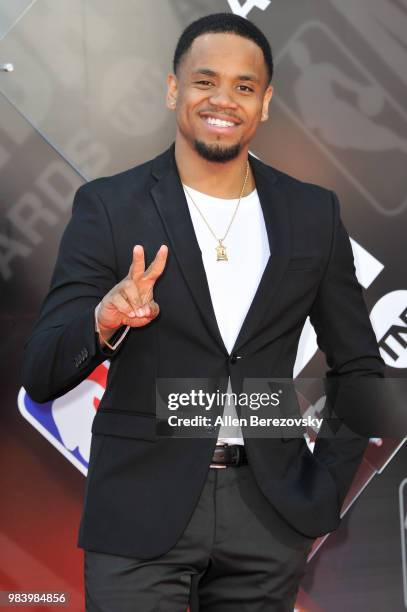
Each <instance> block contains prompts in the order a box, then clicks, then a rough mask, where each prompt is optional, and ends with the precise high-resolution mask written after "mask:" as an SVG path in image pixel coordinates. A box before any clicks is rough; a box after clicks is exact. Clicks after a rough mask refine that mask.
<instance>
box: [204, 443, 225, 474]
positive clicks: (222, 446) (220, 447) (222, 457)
mask: <svg viewBox="0 0 407 612" xmlns="http://www.w3.org/2000/svg"><path fill="white" fill-rule="evenodd" d="M228 446H229V445H228V444H227V443H224V444H217V445H216V446H215V450H216V451H217V452H218V454H220V458H221V459H225V455H226V450H224V449H226V448H227V447H228ZM219 449H221V453H219ZM222 451H223V452H222ZM229 465H230V464H226V463H211V464H210V466H209V467H211V468H218V469H219V468H221V469H224V468H227V467H229Z"/></svg>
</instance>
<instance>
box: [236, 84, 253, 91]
mask: <svg viewBox="0 0 407 612" xmlns="http://www.w3.org/2000/svg"><path fill="white" fill-rule="evenodd" d="M238 87H244V91H253V89H252V88H251V87H248V86H247V85H238Z"/></svg>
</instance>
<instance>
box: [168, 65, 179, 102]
mask: <svg viewBox="0 0 407 612" xmlns="http://www.w3.org/2000/svg"><path fill="white" fill-rule="evenodd" d="M177 95H178V83H177V77H176V76H175V74H173V73H172V72H170V73H169V74H168V76H167V96H166V106H167V108H170V109H171V110H174V109H175V108H176V105H177Z"/></svg>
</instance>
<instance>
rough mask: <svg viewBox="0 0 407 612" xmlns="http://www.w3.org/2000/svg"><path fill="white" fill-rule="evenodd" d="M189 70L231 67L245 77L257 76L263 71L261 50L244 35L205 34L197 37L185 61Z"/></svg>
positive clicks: (217, 70)
mask: <svg viewBox="0 0 407 612" xmlns="http://www.w3.org/2000/svg"><path fill="white" fill-rule="evenodd" d="M184 59H185V60H186V61H185V65H186V66H187V68H188V71H192V72H199V70H200V68H201V67H205V68H206V69H207V70H212V71H214V72H220V71H222V69H224V68H225V67H227V66H228V65H230V66H231V67H232V66H233V65H234V66H239V68H236V70H238V71H239V73H240V72H242V73H244V74H252V75H256V76H259V72H261V71H262V69H263V70H264V69H265V67H264V57H263V52H262V50H261V49H260V47H259V46H258V45H257V44H256V43H255V42H254V41H253V40H250V39H248V38H245V37H243V36H239V35H237V34H234V33H229V32H208V33H205V34H201V35H200V36H197V38H195V40H194V41H193V43H192V45H191V47H190V48H189V50H188V52H187V54H186V57H185V58H184Z"/></svg>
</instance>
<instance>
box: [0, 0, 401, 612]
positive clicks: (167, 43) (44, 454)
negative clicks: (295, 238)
mask: <svg viewBox="0 0 407 612" xmlns="http://www.w3.org/2000/svg"><path fill="white" fill-rule="evenodd" d="M219 11H225V12H233V13H236V14H239V15H242V16H243V17H245V18H247V19H250V20H252V21H253V22H254V23H256V24H257V25H258V26H259V27H260V28H262V30H263V31H264V33H265V34H266V35H267V36H268V38H269V40H270V42H271V44H272V47H273V51H274V56H275V63H276V71H275V77H274V80H273V84H274V88H275V95H274V97H273V101H272V104H271V113H270V115H271V117H270V119H269V121H268V122H267V123H266V124H262V127H261V129H260V130H259V132H258V134H257V136H256V139H255V140H254V141H253V144H252V147H251V151H252V153H254V154H255V155H256V156H257V157H259V158H261V159H262V160H264V161H265V162H266V163H269V164H271V165H274V166H276V167H277V168H279V169H281V170H283V171H285V172H288V173H290V174H293V175H295V176H297V177H298V178H300V179H303V180H306V181H310V182H313V183H319V184H321V185H324V186H326V187H328V188H330V189H334V190H335V191H336V192H337V194H338V195H339V197H340V200H341V205H342V216H343V219H344V222H345V225H346V227H347V229H348V231H349V234H350V236H351V240H352V247H353V251H354V256H355V265H356V269H357V275H358V279H359V282H360V283H361V285H362V286H363V288H364V290H365V299H366V302H367V305H368V308H369V312H370V316H371V320H372V323H373V326H374V329H375V332H376V335H377V339H378V342H379V345H380V350H381V354H382V357H383V359H384V360H385V362H386V364H387V366H388V375H389V376H391V377H393V378H397V377H403V376H405V374H406V369H407V350H406V349H407V286H406V275H405V254H406V249H405V244H406V230H407V198H406V196H407V190H406V187H407V179H406V162H407V129H406V127H407V114H406V110H405V87H406V84H407V71H406V66H407V48H406V34H405V33H406V32H407V3H406V1H405V0H326V1H325V2H319V1H318V0H289V1H285V2H282V1H281V0H280V1H279V0H271V1H270V0H155V1H153V2H152V1H151V0H120V2H115V3H112V2H109V1H108V0H56V1H55V0H36V1H32V0H2V1H1V2H0V65H1V71H0V177H1V180H0V204H1V212H2V217H1V224H0V282H1V310H0V313H1V322H2V332H3V333H2V341H1V343H0V355H1V364H2V367H1V389H2V393H1V410H0V423H1V429H0V435H1V443H0V457H1V472H0V484H1V504H0V516H1V522H0V525H1V527H0V590H47V591H50V590H52V591H65V592H68V593H69V595H70V603H69V608H70V609H72V610H78V611H79V610H81V609H83V577H82V563H83V557H82V555H83V553H82V551H81V550H80V549H77V548H76V537H77V529H78V526H79V520H80V514H81V508H82V500H83V493H84V484H85V476H86V472H87V464H88V459H89V447H90V429H91V424H92V420H93V417H94V415H95V411H96V410H97V408H98V404H99V401H100V399H101V397H102V395H103V392H104V389H105V386H106V377H107V371H108V367H109V363H108V362H105V363H104V364H102V365H101V366H100V367H99V368H98V369H97V370H95V371H94V372H93V373H92V375H91V376H89V378H88V379H87V380H86V381H84V382H83V383H82V384H81V385H79V386H78V387H77V388H76V389H74V390H73V391H71V392H70V393H68V394H67V395H66V396H64V397H61V398H59V399H57V400H56V401H54V402H48V403H46V404H36V403H35V402H34V401H32V400H31V399H30V397H29V396H28V395H27V394H26V393H25V390H24V389H22V388H21V381H20V367H21V354H22V347H23V345H24V342H25V339H26V338H27V336H28V335H29V333H30V330H31V327H32V324H33V321H34V320H35V318H36V316H37V313H38V310H39V307H40V304H41V301H42V299H43V297H44V295H45V293H46V291H47V289H48V285H49V281H50V277H51V273H52V269H53V265H54V262H55V257H56V251H57V247H58V243H59V240H60V237H61V234H62V231H63V229H64V227H65V225H66V223H67V221H68V219H69V217H70V214H71V207H72V199H73V194H74V192H75V191H76V189H77V188H78V187H79V186H80V185H81V184H82V183H83V182H85V181H87V180H90V179H92V178H95V177H99V176H103V175H109V174H113V173H115V172H118V171H121V170H123V169H126V168H129V167H131V166H134V165H137V164H139V163H142V162H144V161H146V160H147V159H150V158H152V157H154V156H155V155H157V154H158V153H159V152H161V151H163V150H164V149H165V148H167V146H168V145H169V144H170V142H171V141H172V140H173V138H174V135H175V126H174V116H173V114H172V113H170V112H169V111H167V109H166V108H165V104H164V97H165V90H166V85H165V78H166V75H167V73H168V72H169V71H170V70H171V59H172V54H173V51H174V48H175V44H176V41H177V39H178V36H179V35H180V33H181V31H182V29H183V28H184V27H185V26H186V25H187V24H188V23H189V22H191V21H193V20H194V19H196V18H198V17H200V16H203V15H206V14H209V13H213V12H219ZM300 349H301V350H299V353H298V357H297V361H296V365H295V375H296V376H299V375H301V376H302V377H318V376H322V375H323V373H324V372H325V360H324V356H323V355H322V354H321V353H320V352H319V351H318V349H317V345H316V342H315V335H314V332H313V329H312V327H311V325H310V324H309V322H308V321H307V322H306V324H305V327H304V330H303V334H302V337H301V346H300ZM318 405H319V404H318V402H316V404H315V405H314V406H310V407H308V409H310V410H313V411H314V413H316V412H318ZM403 442H404V441H403V440H402V439H401V438H398V439H372V440H371V443H370V445H369V448H368V450H367V452H366V455H365V458H364V461H363V464H362V465H361V468H360V470H359V472H358V474H357V476H356V478H355V481H354V484H353V487H352V490H351V491H350V492H349V495H348V497H347V499H346V500H345V504H344V507H343V509H342V512H343V520H342V523H341V526H340V528H339V529H338V530H337V531H336V532H335V533H333V534H331V535H330V536H329V537H327V538H323V539H320V540H318V541H317V542H316V544H315V546H314V548H313V550H312V552H311V554H310V557H309V560H308V571H307V574H306V576H305V577H304V580H303V582H302V585H301V591H300V594H299V598H298V602H297V605H298V610H307V611H312V612H317V611H318V612H336V611H337V612H343V610H344V609H346V610H348V611H349V612H356V611H359V610H365V609H366V610H370V611H371V612H376V611H377V612H382V611H383V610H384V609H388V610H392V612H393V611H394V612H396V611H400V612H401V611H402V610H405V609H407V576H406V573H407V570H406V546H405V538H406V522H405V521H406V509H405V501H406V496H407V468H406V465H407V463H406V458H407V450H406V448H405V447H404V444H403ZM43 609H48V608H47V607H46V606H44V607H43ZM50 609H51V608H50Z"/></svg>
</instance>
